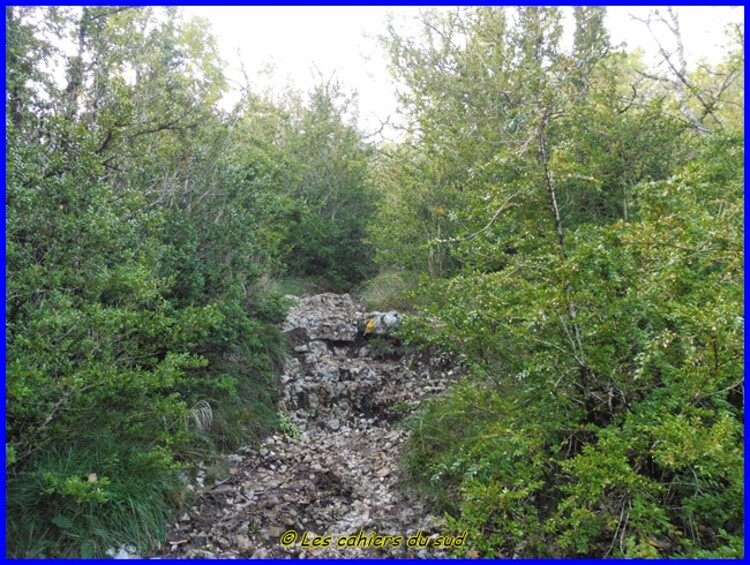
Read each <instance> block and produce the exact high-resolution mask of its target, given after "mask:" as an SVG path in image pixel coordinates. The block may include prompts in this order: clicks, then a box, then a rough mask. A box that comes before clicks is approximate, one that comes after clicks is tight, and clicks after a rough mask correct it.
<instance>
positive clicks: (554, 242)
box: [373, 8, 743, 557]
mask: <svg viewBox="0 0 750 565" xmlns="http://www.w3.org/2000/svg"><path fill="white" fill-rule="evenodd" d="M602 14H603V12H602V9H599V8H580V9H577V10H576V22H577V26H578V27H577V31H576V34H575V41H574V45H573V48H572V50H571V51H570V52H569V53H565V52H564V51H563V50H562V48H561V47H560V44H559V37H560V28H559V21H560V20H559V17H560V16H559V13H558V11H557V10H556V9H552V8H549V9H547V8H542V9H537V8H522V9H518V10H515V11H510V10H500V9H489V8H487V9H485V8H481V9H476V10H465V11H460V12H456V13H451V14H450V15H446V16H444V17H441V16H439V15H437V14H436V13H425V14H423V15H422V16H421V18H422V24H423V35H422V36H421V38H418V39H415V38H413V37H410V38H406V37H402V36H400V35H399V34H398V33H397V32H396V31H395V29H393V28H392V29H391V30H390V37H389V38H388V39H387V40H386V45H387V46H388V47H389V49H390V52H391V55H392V63H393V66H394V68H395V71H396V74H397V75H398V76H399V78H401V80H402V81H403V82H404V83H405V84H406V85H407V86H408V90H406V91H405V92H404V102H405V103H406V104H407V108H408V109H409V111H410V116H411V118H412V122H411V123H412V128H413V131H414V139H413V140H410V144H411V145H409V144H407V145H405V146H403V147H399V148H397V149H396V150H395V151H394V154H396V152H397V151H398V152H401V155H402V156H408V155H414V156H415V157H413V158H412V159H411V160H410V161H406V160H404V161H402V162H407V163H409V165H406V166H401V167H400V168H390V169H388V171H384V172H383V173H382V174H384V175H385V174H388V175H391V176H390V177H386V178H388V179H389V181H388V184H387V185H385V186H386V189H385V192H386V194H385V196H384V202H387V203H389V204H390V205H389V206H384V207H383V208H382V209H380V210H379V216H378V217H379V221H380V222H381V223H382V224H384V228H383V230H382V231H379V232H373V238H374V239H375V241H376V242H377V243H378V258H379V260H380V261H381V263H382V264H383V265H384V266H386V267H389V268H393V267H399V268H404V269H410V270H413V271H416V272H417V276H419V274H422V276H424V277H427V280H426V281H425V283H424V284H423V285H422V287H421V289H420V290H419V291H418V292H417V297H416V299H415V301H416V303H417V304H419V305H421V308H420V310H421V312H420V314H421V316H420V317H419V318H416V319H413V320H412V321H411V322H410V323H409V324H407V328H406V329H405V335H406V336H407V338H408V339H410V340H411V342H413V343H423V344H424V343H426V344H428V345H429V346H436V345H437V346H440V347H443V348H447V349H449V350H452V351H456V352H460V353H461V354H463V355H464V356H465V357H466V364H467V365H468V366H469V367H470V368H471V375H470V377H468V378H467V382H466V383H465V384H464V385H461V386H459V387H457V388H456V389H454V390H453V392H452V394H450V395H449V396H447V397H446V398H445V399H443V400H440V401H437V402H435V403H433V404H431V405H430V406H429V407H427V408H426V409H425V410H424V411H423V412H422V413H421V414H420V415H418V416H416V417H415V419H414V420H413V422H412V424H413V425H412V428H413V436H412V439H411V445H410V449H409V450H408V455H407V456H406V459H405V465H406V469H407V479H408V482H409V483H410V484H411V485H412V486H414V487H415V488H418V489H419V490H422V491H423V492H427V493H429V494H430V495H431V496H432V497H433V498H434V500H435V501H436V503H437V504H438V505H439V506H441V507H442V508H443V509H444V510H446V511H447V512H448V513H449V516H450V520H451V523H452V524H453V525H454V526H455V527H456V528H457V529H468V530H469V531H470V532H471V534H472V541H471V543H472V544H473V547H474V549H475V550H476V551H479V552H480V553H481V554H483V555H485V556H488V557H497V556H501V557H502V556H504V557H509V556H514V555H515V556H611V555H616V556H625V557H647V556H699V555H700V556H707V555H716V556H719V555H725V556H726V555H737V550H738V548H739V547H741V540H742V528H743V515H742V505H741V501H742V496H741V495H742V492H743V484H742V480H743V479H742V476H743V475H742V466H743V453H742V418H743V404H742V390H743V389H742V359H743V343H742V332H743V318H742V313H741V305H742V284H743V275H742V270H741V264H742V260H743V252H742V206H743V200H742V180H741V179H742V137H741V135H739V134H738V133H737V132H735V131H734V130H732V129H731V128H724V129H721V128H719V130H720V131H715V132H714V133H713V134H712V135H710V136H701V135H700V131H702V130H698V132H699V134H698V135H696V133H695V132H696V130H695V129H689V128H686V127H685V125H684V124H683V123H681V122H680V121H678V120H675V119H673V118H672V117H670V113H669V112H668V111H667V109H668V107H669V106H670V104H672V103H673V101H671V100H670V99H669V96H656V97H655V96H649V95H648V94H642V91H639V88H642V81H643V72H642V66H641V65H640V63H639V62H638V60H637V59H635V58H633V57H632V56H628V55H625V54H623V53H618V52H616V51H614V50H613V49H612V48H611V47H610V46H609V45H608V41H607V37H606V33H604V30H603V29H602V28H601V21H602V19H601V18H602ZM733 57H734V56H733ZM631 84H633V85H638V88H636V87H635V86H634V87H633V88H632V89H631V87H630V85H631ZM631 90H632V92H629V91H631ZM671 95H673V96H678V95H679V93H673V94H671ZM717 104H718V102H717ZM690 127H692V126H690ZM406 147H409V152H408V153H407V150H406ZM417 155H418V157H417ZM413 163H414V164H416V163H419V165H418V167H417V166H414V165H413ZM376 171H379V170H378V169H376ZM425 171H440V176H434V177H430V176H429V174H425ZM378 174H381V173H378ZM437 179H440V180H445V182H440V181H438V180H437ZM404 187H407V188H404ZM412 187H424V188H422V189H420V188H416V189H412ZM438 210H439V214H438V213H436V212H437V211H438ZM429 211H432V215H431V216H429V215H425V212H429ZM412 218H425V220H426V222H425V224H423V225H424V226H426V227H427V229H423V230H421V231H417V228H418V226H419V224H417V223H416V222H414V221H413V220H412ZM378 234H380V237H379V238H378V237H377V235H378ZM400 249H402V250H400ZM434 257H441V264H442V265H450V268H448V269H435V268H433V265H434V263H431V260H432V259H433V258H434Z"/></svg>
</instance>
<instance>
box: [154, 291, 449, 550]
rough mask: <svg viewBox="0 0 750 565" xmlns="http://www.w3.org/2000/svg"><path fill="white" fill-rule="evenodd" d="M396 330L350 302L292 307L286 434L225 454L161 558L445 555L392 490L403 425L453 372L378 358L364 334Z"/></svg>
mask: <svg viewBox="0 0 750 565" xmlns="http://www.w3.org/2000/svg"><path fill="white" fill-rule="evenodd" d="M397 323H398V315H397V314H395V313H386V314H383V313H366V312H365V311H364V309H363V308H362V306H361V305H360V304H359V303H357V302H356V301H355V300H353V299H352V298H351V297H350V296H349V295H335V294H321V295H316V296H310V297H306V298H303V299H301V300H299V301H298V302H297V304H296V305H295V306H294V307H293V308H292V309H291V310H290V312H289V314H288V315H287V318H286V321H285V323H284V326H283V330H284V331H285V332H286V333H287V334H288V335H289V336H290V338H291V340H292V341H293V344H294V356H293V357H291V358H290V359H289V360H288V362H287V364H286V367H285V370H284V374H283V375H282V383H283V386H284V399H283V402H282V405H281V409H282V410H283V411H285V412H286V413H287V414H288V415H289V422H288V424H289V425H288V426H287V427H288V430H289V431H288V433H287V434H277V435H274V436H272V437H268V438H267V439H266V440H265V441H264V442H263V444H262V445H261V446H260V447H256V448H250V447H248V448H244V449H242V450H240V452H239V453H235V454H231V455H229V456H228V461H229V464H230V465H231V468H230V474H229V478H228V479H226V480H224V481H220V482H219V483H216V484H213V485H208V484H205V485H204V476H203V475H201V474H199V476H198V481H199V485H200V486H202V488H199V489H198V495H197V497H196V500H195V502H194V504H193V506H192V508H190V509H189V510H188V511H187V512H186V513H185V514H184V515H183V516H182V517H181V518H180V520H179V521H178V522H177V523H176V524H174V526H173V527H172V528H171V530H170V531H169V532H168V538H167V543H166V545H165V546H164V548H163V549H162V551H161V553H160V556H161V557H198V558H207V557H223V558H227V557H237V558H248V557H255V558H263V557H299V558H305V557H387V556H392V557H437V556H446V555H449V554H450V550H446V549H443V548H438V547H434V546H435V545H436V544H435V543H434V540H435V539H437V536H438V535H441V534H443V533H444V532H443V528H444V524H443V523H442V520H441V519H440V518H438V517H437V516H434V515H431V514H430V513H429V512H428V511H427V510H426V508H425V506H424V504H423V503H422V502H421V501H420V500H418V499H416V498H414V497H413V496H410V495H407V494H405V493H403V492H401V491H400V490H399V489H398V488H397V481H398V460H399V453H400V450H401V448H402V446H403V445H404V442H405V440H406V439H407V436H408V431H407V430H406V429H404V428H403V426H399V422H400V421H401V420H402V419H403V417H404V416H405V415H406V414H408V413H410V412H411V411H412V410H413V409H414V408H415V407H416V406H418V405H419V403H420V402H421V401H422V400H424V399H425V398H427V397H432V396H434V395H436V394H440V393H441V392H442V391H444V390H445V389H446V388H447V387H448V386H449V385H450V384H451V382H454V381H455V380H456V379H457V377H458V375H457V373H458V372H457V371H456V370H455V369H451V367H450V362H449V360H447V359H434V358H433V359H431V360H430V361H429V362H427V361H424V360H423V361H421V362H419V361H417V360H414V359H412V360H407V359H403V358H399V356H398V355H397V354H394V352H393V351H389V352H387V353H388V354H383V352H382V351H381V352H380V353H379V352H378V351H375V350H376V349H377V345H378V343H380V344H381V349H382V343H383V342H382V340H381V341H380V342H379V341H378V338H373V337H372V335H371V334H383V333H387V332H388V330H389V328H390V327H392V326H394V325H396V324H397ZM410 367H411V368H410ZM297 432H298V433H297ZM388 536H391V537H388ZM399 536H400V538H399ZM430 537H431V540H432V541H431V542H427V541H426V540H427V539H428V538H430ZM417 538H419V539H420V542H419V543H417V542H416V541H414V540H416V539H417ZM409 540H412V541H411V542H409Z"/></svg>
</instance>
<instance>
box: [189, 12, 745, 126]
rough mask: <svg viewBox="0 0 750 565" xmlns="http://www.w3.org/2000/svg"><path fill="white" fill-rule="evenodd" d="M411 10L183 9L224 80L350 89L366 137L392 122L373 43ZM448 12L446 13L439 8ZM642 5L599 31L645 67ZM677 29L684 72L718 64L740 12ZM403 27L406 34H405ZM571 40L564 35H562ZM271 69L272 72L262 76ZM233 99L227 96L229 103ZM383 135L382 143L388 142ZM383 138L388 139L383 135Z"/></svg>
mask: <svg viewBox="0 0 750 565" xmlns="http://www.w3.org/2000/svg"><path fill="white" fill-rule="evenodd" d="M419 9H420V8H418V7H383V6H349V7H346V6H314V7H310V6H303V7H300V6H271V7H263V6H222V7H219V6H212V7H186V8H184V10H185V12H186V13H187V14H189V15H198V16H200V17H203V18H206V19H207V20H208V21H209V22H210V25H211V29H212V32H213V34H214V35H215V36H216V37H217V39H218V44H219V49H220V52H221V56H222V58H223V59H224V60H225V61H226V63H227V75H228V77H229V78H230V80H234V81H239V82H242V78H241V77H242V73H241V71H240V69H241V67H242V66H244V68H245V70H246V72H247V74H248V76H249V78H250V81H251V83H252V84H251V86H252V87H253V88H254V89H257V90H259V91H262V90H266V89H271V90H275V91H277V92H278V91H281V90H283V89H284V88H285V87H286V86H289V85H290V86H293V87H296V88H298V89H301V90H303V91H306V90H309V89H310V88H311V87H312V86H313V84H315V82H316V77H317V76H318V75H322V77H323V78H325V79H328V78H330V77H331V76H334V77H335V78H337V79H338V80H339V81H340V83H341V84H342V86H344V87H345V89H347V90H356V91H357V94H358V105H359V125H360V128H361V129H362V130H363V131H364V132H365V133H366V134H367V133H368V132H374V131H376V130H379V129H380V126H381V124H382V123H383V122H384V121H385V120H386V119H387V118H388V116H391V117H392V119H393V121H394V122H395V121H397V120H398V119H397V117H396V110H397V102H396V98H395V86H394V84H393V82H392V79H391V78H390V75H389V73H388V69H387V60H386V55H385V52H384V50H383V49H382V48H381V47H380V45H379V43H378V41H377V37H378V35H380V34H382V33H384V31H385V29H386V17H387V14H388V13H389V12H392V13H393V14H394V16H396V18H397V21H398V22H400V24H399V29H405V30H416V28H414V27H413V24H410V23H409V19H410V17H411V16H413V15H415V14H416V13H417V12H418V10H419ZM445 9H450V8H445ZM650 10H651V8H648V7H645V6H635V7H611V8H608V16H607V26H608V28H609V31H610V36H611V40H612V42H613V44H619V43H623V42H624V43H625V44H626V45H627V47H628V49H635V48H642V49H643V50H644V52H645V54H646V61H651V62H655V61H656V54H657V51H656V44H655V42H654V40H653V38H652V37H651V36H650V34H649V33H648V31H647V30H646V27H645V26H644V25H643V24H642V23H639V22H637V21H635V20H633V18H631V15H635V16H637V17H641V18H645V17H646V16H647V15H648V13H649V11H650ZM678 13H679V16H680V25H681V31H682V36H683V39H684V43H685V51H686V58H687V60H688V64H689V65H694V64H696V63H697V61H698V60H700V59H705V60H706V61H708V62H718V61H719V60H721V58H722V56H723V54H724V50H723V49H722V44H723V37H724V35H723V30H724V28H725V26H726V25H727V24H728V23H730V22H743V21H744V12H743V8H742V7H734V8H733V7H716V6H689V7H679V8H678ZM410 25H411V27H410ZM570 33H571V34H572V29H571V31H570ZM270 69H273V71H272V72H269V70H270ZM237 96H238V94H234V95H230V96H228V97H227V100H226V103H227V104H231V103H232V102H233V101H234V100H236V99H237ZM387 132H388V130H386V137H388V133H387ZM391 135H395V134H394V133H393V132H391Z"/></svg>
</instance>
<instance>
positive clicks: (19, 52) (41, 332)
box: [6, 7, 372, 556]
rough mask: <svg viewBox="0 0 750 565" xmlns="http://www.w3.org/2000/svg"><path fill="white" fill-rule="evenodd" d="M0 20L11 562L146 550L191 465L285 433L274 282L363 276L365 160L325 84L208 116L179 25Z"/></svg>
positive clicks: (98, 17)
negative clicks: (274, 432) (2, 34)
mask: <svg viewBox="0 0 750 565" xmlns="http://www.w3.org/2000/svg"><path fill="white" fill-rule="evenodd" d="M6 15H7V19H6V29H7V31H8V38H9V54H8V60H7V64H8V76H9V85H8V86H9V92H8V97H7V101H8V110H9V115H10V116H12V120H11V121H9V122H8V124H7V126H8V138H7V155H6V166H7V200H6V203H7V214H8V223H7V243H6V251H7V257H8V278H7V310H8V316H7V335H8V338H7V361H6V373H7V388H6V392H7V422H6V442H7V443H6V455H7V467H6V478H7V485H8V490H7V492H8V506H7V528H8V540H7V546H8V554H9V555H12V556H40V555H43V556H76V555H82V556H101V555H104V553H105V552H106V551H107V550H109V549H116V548H118V547H120V546H124V545H126V546H133V547H135V548H136V549H140V550H144V549H146V548H147V547H148V545H149V544H152V543H155V542H156V541H158V540H159V539H160V538H161V537H162V536H163V534H164V527H165V520H167V519H168V518H169V517H170V516H171V514H172V513H173V512H174V510H175V506H177V505H179V504H182V503H185V498H186V496H187V493H188V491H187V490H186V481H185V478H186V473H188V474H189V473H190V470H191V464H192V463H194V462H196V461H199V460H207V461H210V460H211V459H212V458H213V457H215V455H216V453H217V451H218V450H221V449H235V448H237V447H238V446H239V445H242V444H245V443H247V442H250V441H253V439H254V438H258V437H260V436H262V435H263V434H264V433H266V432H268V431H269V430H270V429H272V428H274V427H275V426H277V425H278V423H279V422H278V416H277V414H276V402H277V400H278V397H279V390H278V386H277V382H276V375H277V374H278V372H279V369H280V364H281V362H282V360H283V357H284V355H285V354H286V350H287V343H286V341H285V339H284V338H283V336H282V334H281V332H280V331H279V329H278V324H279V322H280V321H281V319H282V317H283V314H284V311H285V309H286V307H287V304H286V303H285V301H284V300H283V299H282V298H281V297H280V296H278V295H276V294H273V293H271V292H268V290H267V288H268V285H267V284H266V281H267V280H268V278H269V277H272V276H284V275H286V274H288V273H292V274H295V275H297V274H299V275H304V276H309V277H315V278H317V279H319V280H320V281H322V284H325V285H328V286H330V287H336V288H345V287H348V286H349V285H352V284H354V283H356V282H358V281H360V280H362V278H363V277H364V276H366V275H367V274H368V273H369V272H370V269H371V263H370V262H369V253H370V252H369V251H368V250H367V246H366V244H364V243H363V242H362V230H363V228H362V226H363V225H364V223H365V222H366V221H367V219H368V217H369V213H370V212H369V211H370V210H371V209H372V204H371V197H370V196H368V194H370V193H369V192H368V191H367V190H365V189H364V188H363V185H364V182H365V179H364V175H365V171H366V165H367V157H368V150H367V149H366V148H365V147H364V145H363V144H362V143H361V140H360V138H359V134H358V133H357V132H356V130H355V129H354V128H353V127H352V126H351V125H348V124H347V123H346V121H345V119H344V108H343V106H342V102H341V101H340V100H339V95H338V94H337V91H334V89H333V87H331V86H330V85H329V86H321V88H320V89H319V90H318V91H316V92H315V93H313V95H311V97H310V102H309V103H308V102H307V101H304V100H303V98H302V97H301V96H297V95H296V94H295V95H293V96H292V98H291V99H290V101H287V102H284V103H283V104H282V103H272V102H270V101H268V100H264V99H262V98H260V97H256V96H254V95H252V94H247V96H246V97H245V98H244V99H243V100H242V101H241V102H240V103H239V104H238V106H237V108H235V109H234V110H233V111H232V112H230V113H229V114H227V113H225V112H221V111H219V110H217V109H216V102H217V101H218V99H219V97H220V95H221V92H222V90H223V88H224V84H225V83H224V79H223V76H222V71H221V67H220V62H219V60H218V56H217V51H216V47H215V44H214V42H213V40H212V38H211V37H210V36H208V35H207V34H206V33H205V32H204V31H203V27H202V26H201V25H199V24H198V23H196V22H194V21H184V20H183V19H182V18H181V16H180V13H179V12H178V11H176V10H173V9H166V10H158V9H151V8H144V9H133V8H122V9H121V8H106V7H102V8H81V9H77V8H59V9H58V8H49V9H26V8H13V9H9V11H8V13H7V14H6ZM68 36H74V37H75V38H76V40H77V43H76V49H77V51H76V53H74V54H69V53H67V52H65V51H64V50H63V49H62V48H61V42H62V40H63V37H68ZM55 66H62V67H63V68H65V69H66V71H67V74H66V76H65V80H64V81H62V82H63V83H64V84H60V83H58V81H57V80H56V79H55V77H54V76H53V75H52V74H51V72H50V71H49V69H51V68H54V67H55ZM305 128H307V129H305Z"/></svg>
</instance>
